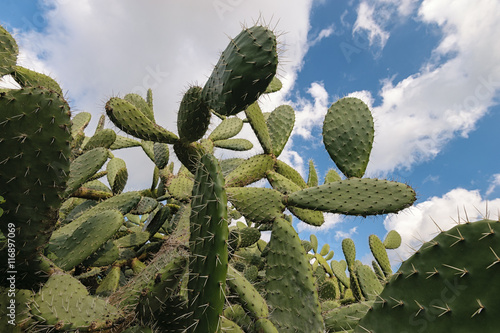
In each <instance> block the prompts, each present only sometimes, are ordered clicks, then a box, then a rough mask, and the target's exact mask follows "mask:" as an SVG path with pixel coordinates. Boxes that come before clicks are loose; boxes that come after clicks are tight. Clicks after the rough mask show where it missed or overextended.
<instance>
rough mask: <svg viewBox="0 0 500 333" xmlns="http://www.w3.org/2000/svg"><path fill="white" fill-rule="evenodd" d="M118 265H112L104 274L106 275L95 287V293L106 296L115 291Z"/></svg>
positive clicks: (118, 277) (118, 273)
mask: <svg viewBox="0 0 500 333" xmlns="http://www.w3.org/2000/svg"><path fill="white" fill-rule="evenodd" d="M120 273H121V269H120V266H112V267H111V269H110V270H109V271H108V273H107V274H106V277H105V278H104V279H103V280H102V281H101V283H100V284H99V286H98V287H97V289H96V291H95V294H96V295H99V296H101V297H107V296H109V295H111V294H112V293H113V292H115V291H116V289H118V287H119V282H120Z"/></svg>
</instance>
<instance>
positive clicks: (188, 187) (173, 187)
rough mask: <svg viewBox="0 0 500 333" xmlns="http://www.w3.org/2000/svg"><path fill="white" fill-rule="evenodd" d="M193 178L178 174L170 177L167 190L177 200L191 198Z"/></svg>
mask: <svg viewBox="0 0 500 333" xmlns="http://www.w3.org/2000/svg"><path fill="white" fill-rule="evenodd" d="M193 185H194V180H192V179H190V178H187V177H184V176H178V177H175V178H172V181H171V182H170V184H169V185H168V187H167V188H168V192H169V193H170V194H171V195H172V196H173V197H174V198H175V199H177V200H189V198H191V193H192V192H193Z"/></svg>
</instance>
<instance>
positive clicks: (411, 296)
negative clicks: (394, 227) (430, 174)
mask: <svg viewBox="0 0 500 333" xmlns="http://www.w3.org/2000/svg"><path fill="white" fill-rule="evenodd" d="M499 236H500V222H498V221H491V220H481V221H477V222H473V223H466V224H461V225H457V226H455V227H453V228H452V229H450V230H448V231H444V232H441V233H440V234H439V235H437V236H436V237H435V238H434V239H432V240H430V241H429V242H426V243H424V244H423V245H422V246H421V247H420V249H419V250H418V251H417V252H416V253H415V254H414V255H413V256H411V257H410V258H409V259H407V260H406V261H405V262H403V264H402V265H401V267H400V268H399V270H398V272H397V273H395V274H394V275H393V276H392V277H391V279H390V280H389V282H388V283H387V285H386V286H385V288H384V290H383V291H382V293H381V294H380V296H379V297H378V298H377V303H376V304H375V305H374V307H373V310H372V311H369V312H368V313H367V315H366V316H365V317H364V318H363V319H362V321H361V322H360V323H359V327H358V328H357V329H356V331H355V332H366V331H367V330H368V331H371V332H375V333H377V332H387V333H391V332H403V331H407V332H424V331H425V332H487V331H491V330H492V328H493V330H495V329H494V327H495V325H496V324H497V323H498V313H500V302H499V300H498V294H497V293H496V292H494V291H496V290H499V288H500V280H499V279H498V276H499V274H500V257H499V255H500V240H499Z"/></svg>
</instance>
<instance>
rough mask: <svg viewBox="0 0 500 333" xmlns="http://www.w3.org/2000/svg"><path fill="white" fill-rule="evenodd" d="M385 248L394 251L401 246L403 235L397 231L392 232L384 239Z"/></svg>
mask: <svg viewBox="0 0 500 333" xmlns="http://www.w3.org/2000/svg"><path fill="white" fill-rule="evenodd" d="M384 246H385V248H386V249H388V250H394V249H397V248H398V247H400V246H401V235H400V234H399V233H398V232H397V231H396V230H391V231H389V233H388V234H387V236H385V238H384Z"/></svg>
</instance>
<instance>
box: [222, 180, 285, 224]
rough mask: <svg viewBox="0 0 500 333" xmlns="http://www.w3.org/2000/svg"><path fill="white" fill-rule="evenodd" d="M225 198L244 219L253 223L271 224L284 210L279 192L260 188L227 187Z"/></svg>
mask: <svg viewBox="0 0 500 333" xmlns="http://www.w3.org/2000/svg"><path fill="white" fill-rule="evenodd" d="M226 192H227V197H228V199H229V201H231V203H232V204H233V206H234V207H235V208H236V209H237V210H238V211H239V212H240V213H241V214H242V215H243V216H245V218H247V219H249V220H251V221H252V222H255V223H258V224H260V223H265V222H272V221H273V220H274V219H276V218H278V217H280V216H281V215H282V213H283V210H284V209H285V206H284V205H283V203H282V202H281V201H282V195H281V193H280V192H278V191H276V190H273V189H269V188H260V187H228V188H226Z"/></svg>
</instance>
